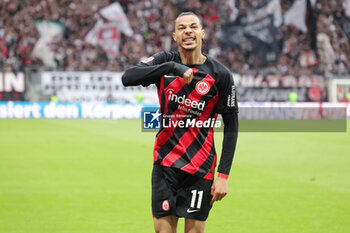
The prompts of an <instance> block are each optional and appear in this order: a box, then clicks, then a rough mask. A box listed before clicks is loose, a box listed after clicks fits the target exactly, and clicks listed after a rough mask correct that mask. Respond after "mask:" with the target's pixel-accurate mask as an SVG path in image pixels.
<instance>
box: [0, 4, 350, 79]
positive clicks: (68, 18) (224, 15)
mask: <svg viewBox="0 0 350 233" xmlns="http://www.w3.org/2000/svg"><path fill="white" fill-rule="evenodd" d="M260 1H261V0H228V1H226V0H213V1H208V0H187V1H185V0H170V1H167V0H142V1H133V0H120V1H118V2H120V4H121V6H122V8H123V10H124V12H125V13H126V15H127V18H128V20H129V23H130V26H131V28H132V30H133V35H132V36H126V35H123V34H121V43H120V44H121V46H120V48H119V54H118V56H116V57H113V58H110V57H108V56H107V54H106V53H105V51H104V50H103V49H102V48H101V47H100V46H94V45H91V44H89V43H88V42H86V41H85V39H84V38H85V36H86V34H87V33H88V32H89V30H91V29H92V28H93V27H94V25H95V23H96V22H97V19H98V17H99V14H98V12H99V9H101V8H103V7H105V6H108V5H109V4H111V3H112V2H115V1H112V0H109V1H108V0H101V1H93V0H60V1H56V0H26V1H21V0H3V1H1V3H0V49H1V53H0V68H1V70H3V71H22V70H24V68H25V67H26V66H28V65H43V63H42V61H41V60H40V59H38V58H35V57H34V56H33V48H34V47H35V44H36V42H37V41H38V39H39V37H40V34H39V32H38V30H37V28H36V24H35V23H36V21H37V20H41V21H42V20H46V21H56V22H60V23H61V24H62V25H63V26H64V33H63V37H62V39H61V40H58V41H57V42H56V43H52V44H51V45H50V46H51V49H52V50H54V51H55V62H56V65H55V67H54V69H56V70H75V71H102V70H110V71H123V70H125V69H126V68H128V67H129V66H131V65H133V64H136V63H138V62H139V61H140V60H141V59H143V58H145V57H148V56H149V55H150V54H153V53H156V52H158V51H162V50H170V49H173V48H175V46H176V45H175V43H174V42H173V41H172V38H171V34H172V32H173V30H174V28H173V24H174V20H175V17H176V15H177V14H178V13H179V12H181V11H193V12H195V13H197V14H199V15H200V16H201V17H202V19H203V24H204V29H205V30H206V38H205V42H204V44H205V46H204V49H205V52H206V53H207V54H209V55H211V56H214V57H216V58H217V59H218V60H220V61H221V62H222V63H224V64H225V65H226V66H227V67H229V68H230V69H231V71H233V72H238V73H242V74H256V73H277V74H309V73H312V72H318V73H323V72H332V73H337V74H339V73H340V74H348V73H349V72H350V56H348V54H350V45H349V40H348V38H347V37H346V34H345V33H344V32H343V30H342V29H341V26H340V25H339V23H338V21H337V18H339V17H341V16H344V15H345V9H344V7H343V4H342V2H343V1H341V0H317V1H316V5H315V8H314V12H315V14H316V16H317V37H318V38H317V41H318V42H317V50H313V48H312V45H311V44H310V37H309V34H308V33H307V32H302V31H301V30H300V29H298V28H297V27H295V26H293V25H286V24H284V25H282V28H281V33H280V36H279V42H278V44H279V48H280V55H279V57H278V60H277V62H274V63H270V64H262V63H261V62H259V61H257V60H256V59H252V56H249V54H247V53H245V52H243V51H241V50H239V49H234V50H233V49H231V48H222V47H220V43H219V40H218V33H217V32H218V31H219V29H220V26H221V25H223V24H224V23H225V22H229V21H233V20H235V19H236V18H237V16H239V15H240V14H244V13H245V12H246V11H248V10H249V9H250V8H251V6H254V5H256V4H257V3H258V2H260ZM280 2H281V8H282V12H283V13H284V12H286V11H287V10H288V9H289V8H290V6H291V5H292V4H293V0H286V1H280ZM185 3H186V4H185Z"/></svg>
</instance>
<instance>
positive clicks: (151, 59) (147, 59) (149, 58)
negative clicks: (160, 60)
mask: <svg viewBox="0 0 350 233" xmlns="http://www.w3.org/2000/svg"><path fill="white" fill-rule="evenodd" d="M153 59H154V57H148V58H146V59H144V60H143V61H142V63H148V62H150V61H153Z"/></svg>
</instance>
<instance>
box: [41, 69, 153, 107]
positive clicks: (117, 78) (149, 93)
mask: <svg viewBox="0 0 350 233" xmlns="http://www.w3.org/2000/svg"><path fill="white" fill-rule="evenodd" d="M122 75H123V73H122V72H43V73H42V76H41V89H42V92H43V94H44V95H52V94H55V95H56V96H57V98H58V100H59V101H61V102H84V101H98V102H120V103H138V102H142V103H158V96H157V88H156V86H155V85H151V86H148V87H141V86H137V87H127V88H126V87H124V86H123V84H122V81H121V76H122Z"/></svg>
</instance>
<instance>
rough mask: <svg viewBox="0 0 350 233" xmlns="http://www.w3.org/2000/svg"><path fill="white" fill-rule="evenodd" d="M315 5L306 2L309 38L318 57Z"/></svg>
mask: <svg viewBox="0 0 350 233" xmlns="http://www.w3.org/2000/svg"><path fill="white" fill-rule="evenodd" d="M312 2H315V0H312ZM313 7H314V4H312V3H311V0H306V20H305V21H306V27H307V30H308V32H309V38H310V47H311V48H312V49H313V50H314V51H315V53H316V55H317V54H318V51H317V38H316V34H317V23H316V21H317V15H316V14H315V12H314V8H313Z"/></svg>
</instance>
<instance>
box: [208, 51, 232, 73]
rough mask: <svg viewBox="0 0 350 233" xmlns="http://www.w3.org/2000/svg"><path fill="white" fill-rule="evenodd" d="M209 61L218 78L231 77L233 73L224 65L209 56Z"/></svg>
mask: <svg viewBox="0 0 350 233" xmlns="http://www.w3.org/2000/svg"><path fill="white" fill-rule="evenodd" d="M207 59H208V63H209V64H210V65H211V67H212V69H213V71H214V73H215V74H216V76H217V77H218V78H227V77H231V71H230V70H229V69H228V68H227V67H226V66H225V65H224V64H222V63H221V62H219V61H218V60H216V59H215V58H213V57H211V56H207Z"/></svg>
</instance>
